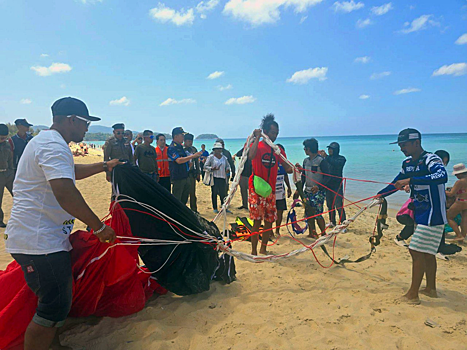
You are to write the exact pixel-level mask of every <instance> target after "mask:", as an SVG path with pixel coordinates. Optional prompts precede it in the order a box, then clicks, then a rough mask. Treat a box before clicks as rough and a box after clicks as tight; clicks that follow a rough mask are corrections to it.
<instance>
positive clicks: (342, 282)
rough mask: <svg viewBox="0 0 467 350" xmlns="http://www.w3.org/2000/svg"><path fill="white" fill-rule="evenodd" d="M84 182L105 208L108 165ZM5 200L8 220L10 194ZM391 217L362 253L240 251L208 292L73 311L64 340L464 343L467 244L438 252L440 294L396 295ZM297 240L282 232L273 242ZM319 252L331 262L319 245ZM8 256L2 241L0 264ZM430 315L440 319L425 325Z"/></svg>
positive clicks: (230, 345)
mask: <svg viewBox="0 0 467 350" xmlns="http://www.w3.org/2000/svg"><path fill="white" fill-rule="evenodd" d="M90 151H91V153H92V154H95V155H92V156H87V157H79V158H75V160H76V162H77V163H91V162H96V161H99V160H100V159H102V157H100V155H98V154H99V153H100V151H95V150H90ZM78 188H79V189H80V190H81V191H82V193H83V196H84V197H85V199H86V200H87V201H88V203H89V204H90V206H91V207H92V208H93V209H94V210H95V211H96V213H97V214H98V215H99V216H101V217H102V216H104V215H105V214H107V211H108V206H109V200H110V184H108V183H107V182H106V181H105V177H104V175H103V174H99V175H97V176H94V177H92V178H90V179H86V180H83V181H79V182H78ZM239 196H240V194H239V193H238V194H237V197H236V198H235V200H234V203H233V205H232V208H231V209H232V211H233V212H234V215H231V218H232V221H233V218H234V216H235V215H245V214H247V213H246V212H239V211H238V210H235V208H236V207H238V206H239V205H240V198H239ZM198 199H199V201H198V203H199V204H198V207H199V210H200V212H201V214H202V215H203V216H204V217H206V218H208V219H212V218H213V217H214V214H213V213H212V210H211V207H210V189H209V188H208V187H206V186H204V185H202V184H199V185H198ZM3 208H4V211H5V214H6V215H5V221H8V217H9V212H10V209H11V197H10V196H9V194H5V197H4V204H3ZM374 222H375V215H374V213H366V214H365V215H363V216H362V217H361V218H360V219H359V220H358V221H357V222H355V223H354V224H353V225H352V226H351V229H350V230H349V233H347V234H345V235H341V236H339V237H338V240H337V244H336V257H337V258H339V257H342V256H344V255H350V257H351V258H357V257H359V256H361V255H364V254H366V253H367V252H368V250H369V244H368V237H369V235H370V234H371V233H372V231H373V225H374ZM389 225H390V229H389V230H387V231H385V237H384V238H383V240H382V243H381V245H380V246H379V247H378V248H377V249H378V250H377V252H376V253H375V254H374V255H373V257H372V258H371V259H370V260H367V261H365V262H363V263H360V264H354V265H351V264H349V265H347V266H346V267H340V266H334V267H332V268H329V269H323V268H321V267H319V265H318V264H317V263H316V261H315V260H314V258H313V256H312V254H311V253H305V254H303V255H300V256H298V257H294V258H290V259H288V260H286V261H282V262H280V263H272V264H271V263H263V264H251V263H247V262H243V261H237V262H236V264H237V278H238V280H237V281H236V282H234V283H232V284H230V285H222V284H219V283H217V282H216V283H213V284H212V288H211V290H210V291H209V292H206V293H202V294H199V295H193V296H188V297H179V296H175V295H173V294H170V293H169V294H168V295H165V296H162V297H159V298H154V299H152V300H150V301H149V302H148V305H147V306H146V308H145V309H144V310H143V311H141V312H139V313H137V314H135V315H132V316H129V317H123V318H119V319H112V318H94V317H89V318H85V319H70V320H69V322H67V325H66V326H65V328H64V329H63V330H62V332H61V339H62V343H63V345H67V346H70V347H72V348H73V349H168V348H170V349H239V350H245V349H411V350H412V349H422V348H426V349H443V350H445V349H466V348H467V345H466V341H467V321H466V319H467V316H466V312H467V303H466V290H467V288H466V281H467V268H466V267H467V258H466V254H465V251H463V252H461V253H458V254H456V255H455V256H453V257H452V258H451V260H450V261H440V260H438V289H439V294H440V296H441V297H440V298H439V299H430V298H428V297H425V296H423V295H421V300H422V304H421V305H419V306H409V305H405V304H397V303H395V302H394V300H395V299H396V298H397V297H399V296H401V295H402V294H403V293H404V292H405V290H406V289H407V288H408V286H409V282H410V276H411V260H410V256H409V253H408V251H407V250H406V249H403V248H400V247H398V246H396V245H395V244H394V243H393V241H392V238H393V237H394V235H395V234H396V233H397V232H398V231H399V230H400V229H401V226H400V225H399V224H397V222H396V221H395V220H394V219H390V220H389ZM84 226H85V225H84V224H82V223H77V225H76V226H75V228H76V229H79V228H84ZM282 233H283V234H286V232H285V231H283V232H282ZM304 241H306V242H307V241H308V240H307V239H304ZM308 242H309V241H308ZM297 246H298V245H297V243H295V242H292V241H291V240H289V239H285V238H284V239H281V240H280V241H279V244H278V245H277V246H274V247H272V248H271V250H272V252H274V253H279V252H287V251H290V250H292V249H295V248H296V247H297ZM234 248H235V249H237V250H241V251H245V252H248V251H249V249H250V246H249V243H248V242H239V243H236V244H235V247H234ZM464 248H465V246H464ZM316 254H317V256H318V258H319V259H320V261H321V262H322V263H323V264H324V265H329V263H330V261H329V259H328V258H326V257H325V256H324V254H323V253H322V252H321V251H320V250H319V251H317V252H316ZM11 260H12V259H11V257H10V255H8V254H7V253H5V250H4V244H3V241H2V242H0V268H4V267H5V266H6V265H7V264H8V263H9V262H10V261H11ZM427 318H429V319H430V320H432V321H434V322H435V323H436V324H437V326H436V327H435V328H431V327H428V326H426V325H425V324H424V323H425V320H426V319H427Z"/></svg>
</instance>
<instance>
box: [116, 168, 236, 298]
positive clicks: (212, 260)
mask: <svg viewBox="0 0 467 350" xmlns="http://www.w3.org/2000/svg"><path fill="white" fill-rule="evenodd" d="M112 182H113V187H114V191H116V194H119V195H122V196H120V197H118V199H119V204H120V206H121V207H122V208H123V209H124V211H125V214H126V215H127V217H128V219H129V221H130V226H131V230H132V233H133V235H134V236H135V237H143V238H153V239H158V240H169V241H180V242H181V241H184V238H183V237H185V238H188V239H191V240H199V241H201V240H203V238H202V237H199V236H197V235H195V234H194V233H193V232H190V231H189V230H187V229H186V228H189V229H191V230H193V231H196V232H206V233H207V234H209V235H210V236H212V237H215V238H216V239H222V235H221V234H220V232H219V229H218V228H217V226H216V225H215V224H214V223H212V222H210V221H208V220H206V219H204V218H203V217H201V216H200V215H198V214H195V213H194V212H193V211H192V210H191V209H189V208H188V207H186V206H185V205H183V204H182V203H181V202H180V201H178V200H177V199H176V198H175V197H174V196H173V195H172V194H171V193H169V192H168V191H167V190H166V189H165V188H164V187H162V186H161V185H159V184H158V183H156V182H155V181H153V180H152V179H150V178H149V177H148V176H146V175H145V174H143V173H142V172H141V171H140V170H139V169H138V168H137V167H134V166H130V165H128V164H125V165H120V166H117V167H116V168H115V169H114V170H113V174H112ZM125 196H129V197H131V198H132V199H134V200H136V201H138V202H141V203H144V204H147V205H149V206H151V207H153V208H155V209H157V210H159V211H161V212H163V213H164V214H166V215H168V216H169V217H170V218H171V219H173V220H174V221H171V220H170V219H167V221H170V222H172V223H174V224H175V225H177V226H178V228H179V229H180V230H178V229H177V228H175V227H173V226H172V225H170V224H168V223H167V222H166V221H164V220H161V219H158V218H156V217H154V216H153V215H154V214H153V213H151V211H150V210H149V209H147V208H144V207H143V206H142V205H140V204H137V203H134V202H133V201H128V202H127V201H120V200H122V199H127V197H125ZM151 214H152V215H151ZM182 225H183V226H185V227H186V228H184V227H182ZM138 251H139V255H140V257H141V259H142V260H143V262H144V264H145V265H146V267H147V268H149V270H150V271H153V272H154V274H153V276H155V277H156V278H157V281H158V282H159V283H160V284H161V285H162V286H163V287H165V288H166V289H168V290H169V291H171V292H173V293H175V294H178V295H189V294H196V293H201V292H204V291H207V290H209V286H210V282H211V280H213V279H216V280H221V281H223V282H226V283H230V282H232V281H234V280H235V263H234V260H233V258H232V257H230V256H227V255H225V254H222V256H221V257H219V253H218V251H217V250H216V247H215V244H205V243H201V242H199V243H198V242H194V243H190V244H180V245H174V244H163V245H155V246H154V245H142V246H140V247H139V249H138Z"/></svg>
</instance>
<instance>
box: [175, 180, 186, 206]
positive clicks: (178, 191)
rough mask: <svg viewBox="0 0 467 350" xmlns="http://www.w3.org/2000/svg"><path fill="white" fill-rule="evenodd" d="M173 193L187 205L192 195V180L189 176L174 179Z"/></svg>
mask: <svg viewBox="0 0 467 350" xmlns="http://www.w3.org/2000/svg"><path fill="white" fill-rule="evenodd" d="M172 194H173V195H174V197H175V198H177V199H178V200H179V201H180V202H182V203H183V204H185V205H186V203H187V202H188V196H189V195H190V182H189V180H188V178H185V179H181V180H172Z"/></svg>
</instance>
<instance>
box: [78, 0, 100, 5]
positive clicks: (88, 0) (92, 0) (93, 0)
mask: <svg viewBox="0 0 467 350" xmlns="http://www.w3.org/2000/svg"><path fill="white" fill-rule="evenodd" d="M79 1H80V2H82V3H83V4H95V3H97V2H102V1H103V0H79Z"/></svg>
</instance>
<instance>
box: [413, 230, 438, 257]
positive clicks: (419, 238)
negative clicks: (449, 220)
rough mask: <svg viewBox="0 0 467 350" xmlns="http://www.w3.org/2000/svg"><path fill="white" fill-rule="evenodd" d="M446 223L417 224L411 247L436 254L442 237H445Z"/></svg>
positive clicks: (418, 250)
mask: <svg viewBox="0 0 467 350" xmlns="http://www.w3.org/2000/svg"><path fill="white" fill-rule="evenodd" d="M443 230H444V225H436V226H425V225H417V227H416V228H415V232H414V234H413V236H412V240H411V241H410V244H409V249H412V250H415V251H417V252H421V253H428V254H431V255H436V253H437V252H438V248H439V244H440V242H441V238H442V237H443Z"/></svg>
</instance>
